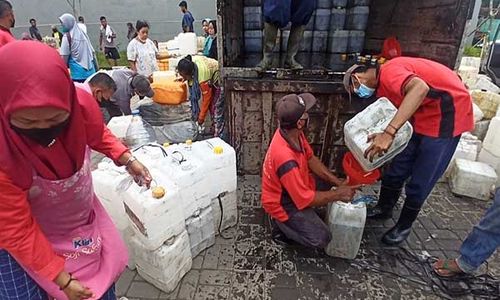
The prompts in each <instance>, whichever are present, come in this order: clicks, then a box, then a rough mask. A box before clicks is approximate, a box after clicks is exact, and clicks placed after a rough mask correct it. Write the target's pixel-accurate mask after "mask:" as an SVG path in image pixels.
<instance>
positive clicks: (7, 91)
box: [0, 0, 224, 300]
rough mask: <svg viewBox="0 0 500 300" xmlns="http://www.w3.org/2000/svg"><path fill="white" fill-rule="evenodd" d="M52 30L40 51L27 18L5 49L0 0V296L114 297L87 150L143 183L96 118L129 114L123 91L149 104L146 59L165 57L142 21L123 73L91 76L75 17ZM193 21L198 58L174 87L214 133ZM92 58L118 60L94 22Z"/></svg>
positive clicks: (111, 37) (112, 36) (212, 42)
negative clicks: (182, 84) (183, 86)
mask: <svg viewBox="0 0 500 300" xmlns="http://www.w3.org/2000/svg"><path fill="white" fill-rule="evenodd" d="M179 6H180V9H181V11H182V13H183V19H182V28H181V29H182V32H191V31H193V30H194V17H193V15H192V14H191V13H190V12H189V11H188V10H187V3H186V2H185V1H182V2H181V3H180V4H179ZM59 22H60V25H59V26H55V25H54V26H52V27H51V34H52V37H53V38H54V39H55V40H56V41H57V42H56V45H50V46H52V47H49V46H48V45H45V44H44V43H42V41H43V42H45V41H44V38H43V37H42V33H41V32H40V30H39V29H38V27H37V22H36V20H35V19H31V20H30V24H31V27H30V29H29V33H25V34H23V37H22V40H21V41H17V40H16V38H15V37H14V36H13V35H12V33H11V31H10V30H11V28H13V27H14V26H15V15H14V9H13V7H12V5H11V3H10V2H9V1H7V0H0V85H1V86H2V87H7V86H8V87H9V88H2V91H1V92H0V128H1V129H0V140H1V142H2V143H4V144H5V145H6V146H5V147H1V150H0V163H1V164H2V168H1V169H0V188H1V189H2V201H0V226H2V228H3V231H2V232H3V233H2V234H0V282H1V284H0V285H1V286H2V287H1V288H0V298H1V299H39V300H42V299H50V298H51V297H55V298H57V299H66V298H67V299H70V300H74V299H88V298H92V299H104V300H107V299H113V300H114V299H116V296H115V292H114V282H116V280H117V278H118V277H119V276H120V274H121V273H122V271H123V270H124V268H125V266H126V263H127V251H126V247H125V245H124V243H123V241H122V239H121V238H120V235H119V233H118V231H117V230H116V228H115V227H114V225H113V223H112V221H111V219H110V218H109V216H108V215H107V213H106V212H105V210H104V208H103V207H102V205H101V204H100V202H99V200H98V199H97V198H96V196H95V195H94V193H93V192H92V183H91V172H90V156H89V153H90V152H89V150H90V149H92V150H95V151H98V152H101V153H103V154H105V155H106V156H108V157H109V158H111V159H112V160H113V161H114V162H115V163H116V164H117V165H122V166H125V167H126V170H127V171H128V172H129V173H130V174H131V175H132V176H133V177H134V179H136V182H137V183H138V184H140V185H145V186H148V187H149V185H150V183H151V180H152V178H151V176H150V175H149V172H148V170H147V168H146V167H145V166H144V165H142V164H141V163H140V162H139V161H138V160H137V159H135V157H134V156H133V155H132V153H131V151H130V150H129V149H128V148H127V147H126V146H124V145H123V144H122V143H121V142H120V141H119V140H118V139H117V138H116V137H114V136H113V135H112V134H111V133H110V131H109V129H107V127H106V126H105V122H104V119H103V116H105V115H106V114H104V115H103V114H102V113H101V112H106V113H107V115H108V116H109V117H114V116H121V115H129V114H131V107H130V102H131V98H132V97H133V96H134V95H137V96H139V97H141V98H142V97H150V98H152V97H153V96H154V90H153V89H152V87H151V81H152V74H153V72H155V71H157V70H159V68H158V62H157V61H158V59H164V58H168V56H167V55H165V54H162V53H160V51H159V50H158V46H157V43H156V44H155V42H154V41H152V40H151V39H150V38H149V29H150V25H149V23H148V22H147V21H145V20H138V21H137V22H136V24H135V26H134V25H133V24H132V23H128V24H127V28H128V34H127V38H128V40H129V44H128V47H127V60H128V62H129V66H128V67H129V68H120V69H116V70H109V71H106V70H100V68H99V65H98V60H97V54H96V51H95V48H94V47H93V45H92V43H91V41H90V39H89V36H88V30H89V29H88V28H87V26H86V24H85V20H84V18H83V17H81V16H79V17H78V19H77V18H75V16H73V15H71V14H68V13H66V14H63V15H61V16H60V17H59ZM200 25H202V26H204V29H203V33H204V36H205V37H206V39H207V41H206V43H205V49H204V51H203V52H204V54H206V56H207V57H205V56H193V57H191V56H188V57H186V58H183V59H182V60H181V61H180V62H179V66H178V74H179V80H182V81H186V83H187V85H188V86H189V90H190V92H191V93H190V99H189V101H190V103H191V105H192V107H193V109H192V111H193V119H194V121H195V122H198V123H199V124H200V125H202V124H203V123H204V121H205V118H206V116H207V114H208V113H210V114H211V115H212V119H213V120H215V122H214V123H215V126H214V131H215V135H217V136H219V135H221V134H222V130H223V128H224V121H223V110H224V107H223V106H224V104H223V103H224V102H223V96H222V95H221V89H220V87H219V65H218V62H217V60H216V58H217V50H216V48H217V47H216V44H217V43H216V37H215V35H216V32H217V31H216V30H217V29H216V28H217V27H216V23H215V21H211V20H207V21H206V22H205V21H204V22H203V23H201V24H200ZM53 48H58V50H59V51H55V50H54V49H53ZM99 50H100V51H101V52H102V53H103V54H104V56H105V58H106V59H107V61H108V63H109V65H110V66H116V65H117V64H118V60H119V59H120V52H119V51H118V43H117V33H116V31H115V30H114V28H112V27H111V26H110V25H109V24H108V21H107V18H106V17H105V16H102V17H101V18H100V34H99ZM68 69H69V72H68ZM19 70H23V71H22V72H19ZM99 108H101V111H99ZM75 137H78V138H75Z"/></svg>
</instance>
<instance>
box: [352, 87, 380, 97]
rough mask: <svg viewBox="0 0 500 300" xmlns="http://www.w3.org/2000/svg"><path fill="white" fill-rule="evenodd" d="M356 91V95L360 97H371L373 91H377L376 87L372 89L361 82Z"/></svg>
mask: <svg viewBox="0 0 500 300" xmlns="http://www.w3.org/2000/svg"><path fill="white" fill-rule="evenodd" d="M354 92H355V93H356V95H358V97H359V98H364V99H366V98H370V97H371V96H372V95H373V93H375V89H372V88H370V87H367V86H366V85H364V84H362V83H361V84H360V85H359V88H357V89H355V90H354Z"/></svg>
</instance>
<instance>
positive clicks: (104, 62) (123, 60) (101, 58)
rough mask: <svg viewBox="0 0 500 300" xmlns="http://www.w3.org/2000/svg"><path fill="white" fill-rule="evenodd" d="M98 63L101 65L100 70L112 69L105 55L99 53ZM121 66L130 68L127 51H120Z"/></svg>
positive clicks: (119, 61) (119, 62)
mask: <svg viewBox="0 0 500 300" xmlns="http://www.w3.org/2000/svg"><path fill="white" fill-rule="evenodd" d="M97 62H98V63H99V68H101V69H111V66H110V65H109V63H108V60H107V59H106V57H105V56H104V53H102V52H97ZM118 65H119V66H128V61H127V51H120V59H119V60H118Z"/></svg>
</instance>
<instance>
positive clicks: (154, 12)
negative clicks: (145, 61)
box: [10, 0, 216, 50]
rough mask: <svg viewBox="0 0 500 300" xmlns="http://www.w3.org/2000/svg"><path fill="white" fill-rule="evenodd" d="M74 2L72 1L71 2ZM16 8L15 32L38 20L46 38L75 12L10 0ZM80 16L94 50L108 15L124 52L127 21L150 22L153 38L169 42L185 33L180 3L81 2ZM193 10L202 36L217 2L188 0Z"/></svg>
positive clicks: (60, 3) (32, 0) (45, 1)
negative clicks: (203, 22) (203, 25)
mask: <svg viewBox="0 0 500 300" xmlns="http://www.w3.org/2000/svg"><path fill="white" fill-rule="evenodd" d="M69 1H70V2H72V0H69ZM10 2H11V3H12V5H13V6H14V14H15V16H16V28H14V30H13V33H14V35H15V36H16V37H18V38H19V37H20V36H21V34H22V32H25V31H28V28H29V19H30V18H35V19H36V20H37V23H38V28H39V29H40V31H41V33H42V36H45V35H50V34H51V29H50V26H51V25H53V24H57V25H58V24H59V21H58V17H59V16H61V15H62V14H63V13H72V8H71V6H70V5H68V3H67V1H66V0H10ZM75 2H76V3H77V9H78V12H79V14H80V15H82V16H84V18H85V23H86V24H87V27H88V33H89V36H90V39H91V40H92V43H93V45H94V47H97V46H98V41H99V26H100V24H99V17H100V16H101V15H104V16H106V18H107V20H108V23H109V24H110V25H111V26H112V27H113V29H114V30H115V31H116V32H117V35H118V42H119V48H120V50H126V48H127V43H128V41H127V37H126V35H127V26H126V24H127V22H131V23H132V24H134V26H135V22H136V21H137V20H138V19H145V20H147V21H148V22H149V23H150V26H151V29H150V38H151V39H153V40H155V39H156V40H158V41H166V40H168V39H171V38H172V37H174V36H175V35H177V34H178V33H179V32H180V31H181V19H182V14H181V12H180V10H179V6H178V5H179V2H180V0H81V1H80V3H81V11H80V9H79V6H78V0H76V1H75ZM187 2H188V6H189V10H190V11H191V13H192V14H193V16H194V18H195V20H196V21H195V22H196V23H195V30H196V31H197V32H198V33H200V31H201V20H202V19H204V18H215V17H216V0H187Z"/></svg>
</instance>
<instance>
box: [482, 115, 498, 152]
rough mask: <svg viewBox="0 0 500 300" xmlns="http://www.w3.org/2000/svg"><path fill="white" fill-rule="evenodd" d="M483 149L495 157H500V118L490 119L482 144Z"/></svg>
mask: <svg viewBox="0 0 500 300" xmlns="http://www.w3.org/2000/svg"><path fill="white" fill-rule="evenodd" d="M483 147H484V149H486V150H488V151H489V152H490V153H491V154H493V155H495V156H500V117H494V118H493V119H491V122H490V126H489V127H488V132H487V133H486V137H485V138H484V142H483Z"/></svg>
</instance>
